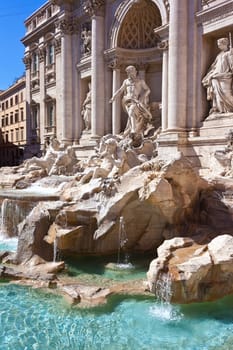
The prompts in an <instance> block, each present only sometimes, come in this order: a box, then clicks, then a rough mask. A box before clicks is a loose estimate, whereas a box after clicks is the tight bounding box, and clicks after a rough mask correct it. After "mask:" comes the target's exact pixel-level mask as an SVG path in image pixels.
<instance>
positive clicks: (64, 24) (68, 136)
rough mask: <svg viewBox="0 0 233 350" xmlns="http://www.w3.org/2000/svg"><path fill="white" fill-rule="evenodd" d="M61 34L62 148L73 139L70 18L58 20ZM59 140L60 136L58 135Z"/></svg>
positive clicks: (71, 30)
mask: <svg viewBox="0 0 233 350" xmlns="http://www.w3.org/2000/svg"><path fill="white" fill-rule="evenodd" d="M57 25H58V27H59V29H60V32H61V79H60V84H61V85H60V98H61V101H60V107H61V112H60V113H61V115H60V118H61V129H60V133H61V141H62V144H63V146H65V145H68V144H71V143H72V138H73V108H72V81H73V77H72V33H73V21H72V17H68V16H66V17H64V18H62V19H60V20H59V22H58V24H57ZM58 138H59V139H60V135H58Z"/></svg>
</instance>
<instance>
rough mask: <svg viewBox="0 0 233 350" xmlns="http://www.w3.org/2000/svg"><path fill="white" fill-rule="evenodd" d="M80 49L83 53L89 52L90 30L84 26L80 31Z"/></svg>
mask: <svg viewBox="0 0 233 350" xmlns="http://www.w3.org/2000/svg"><path fill="white" fill-rule="evenodd" d="M81 39H82V50H83V53H84V54H90V53H91V31H90V30H87V29H86V28H85V29H84V30H83V31H82V33H81Z"/></svg>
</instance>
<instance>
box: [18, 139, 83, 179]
mask: <svg viewBox="0 0 233 350" xmlns="http://www.w3.org/2000/svg"><path fill="white" fill-rule="evenodd" d="M77 162H78V160H77V158H76V156H75V151H74V149H73V148H72V146H68V147H67V148H66V149H65V150H64V151H63V150H60V142H59V141H58V140H57V139H56V138H52V139H51V140H50V144H49V145H48V147H47V150H46V153H45V156H44V157H41V158H38V157H33V158H31V159H28V160H27V161H26V162H25V164H24V165H23V166H24V168H25V170H27V171H28V170H35V168H39V169H43V170H45V171H46V173H47V174H48V175H49V176H50V175H60V174H61V173H62V174H63V173H64V174H68V173H72V171H73V167H74V166H75V165H76V164H77Z"/></svg>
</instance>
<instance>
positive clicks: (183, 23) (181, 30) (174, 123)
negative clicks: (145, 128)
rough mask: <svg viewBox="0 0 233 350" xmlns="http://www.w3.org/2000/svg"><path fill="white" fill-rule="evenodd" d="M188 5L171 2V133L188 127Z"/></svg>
mask: <svg viewBox="0 0 233 350" xmlns="http://www.w3.org/2000/svg"><path fill="white" fill-rule="evenodd" d="M188 3H189V1H187V0H172V1H171V2H170V26H169V63H168V74H169V76H168V79H169V85H168V125H167V127H168V129H169V131H182V130H183V129H185V127H186V107H187V64H188V62H187V50H188V49H187V46H188V40H187V18H188Z"/></svg>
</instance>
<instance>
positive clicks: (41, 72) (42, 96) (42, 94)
mask: <svg viewBox="0 0 233 350" xmlns="http://www.w3.org/2000/svg"><path fill="white" fill-rule="evenodd" d="M38 55H39V63H40V64H39V84H40V137H41V144H44V134H45V133H46V129H45V127H46V126H47V121H46V103H45V59H46V52H45V47H44V44H43V43H41V45H40V46H39V52H38Z"/></svg>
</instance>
